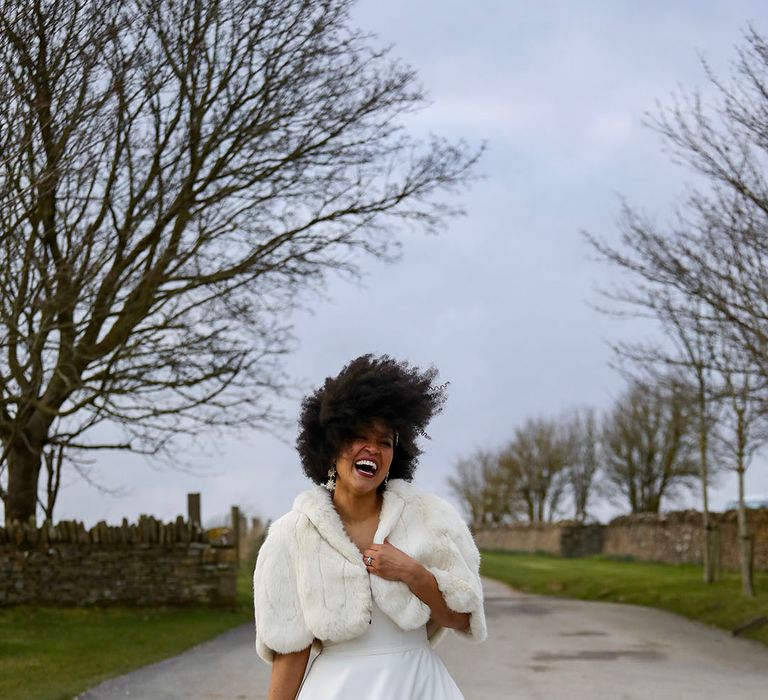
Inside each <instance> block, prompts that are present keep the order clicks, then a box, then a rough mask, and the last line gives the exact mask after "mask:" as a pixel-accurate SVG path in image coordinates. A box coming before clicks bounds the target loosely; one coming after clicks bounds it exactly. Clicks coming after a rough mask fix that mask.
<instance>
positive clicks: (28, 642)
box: [0, 564, 253, 700]
mask: <svg viewBox="0 0 768 700" xmlns="http://www.w3.org/2000/svg"><path fill="white" fill-rule="evenodd" d="M252 571H253V567H252V566H249V565H246V564H243V565H242V566H241V567H240V573H239V576H238V582H237V584H238V585H237V590H238V601H237V605H236V606H235V607H234V608H232V609H212V608H204V607H183V608H178V607H177V608H172V607H162V608H158V607H154V608H129V607H119V608H50V607H35V606H20V607H15V608H6V609H0V698H2V699H3V700H69V699H70V698H72V697H73V696H75V695H77V694H78V693H81V692H82V691H83V690H85V689H87V688H89V687H91V686H93V685H95V684H97V683H99V682H100V681H102V680H104V679H106V678H110V677H112V676H117V675H120V674H122V673H126V672H128V671H130V670H132V669H135V668H138V667H140V666H144V665H145V664H149V663H152V662H155V661H160V660H161V659H164V658H167V657H169V656H173V655H175V654H178V653H180V652H182V651H184V650H185V649H188V648H190V647H192V646H194V645H195V644H199V643H200V642H203V641H205V640H206V639H210V638H212V637H215V636H216V635H218V634H220V633H222V632H224V631H226V630H227V629H229V628H231V627H234V626H236V625H239V624H240V623H242V622H246V621H248V620H250V619H252V616H253V613H252V600H251V573H252Z"/></svg>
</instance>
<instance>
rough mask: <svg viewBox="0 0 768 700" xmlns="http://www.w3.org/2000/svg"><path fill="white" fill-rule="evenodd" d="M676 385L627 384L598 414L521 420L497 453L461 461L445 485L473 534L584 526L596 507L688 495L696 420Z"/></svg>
mask: <svg viewBox="0 0 768 700" xmlns="http://www.w3.org/2000/svg"><path fill="white" fill-rule="evenodd" d="M690 398H691V396H690V387H688V386H686V385H684V384H682V383H681V382H678V381H667V380H664V381H655V382H651V381H641V380H639V379H633V380H632V381H630V382H629V383H628V385H627V387H626V388H625V390H624V391H623V392H622V394H621V395H620V396H619V397H618V398H617V399H616V400H615V402H614V403H613V405H612V406H611V407H610V408H609V409H608V410H607V411H605V412H604V413H603V414H601V415H599V414H598V413H597V411H596V410H595V409H592V408H578V409H573V410H571V411H569V412H567V413H564V414H562V415H560V416H556V417H538V418H529V419H528V420H526V421H525V422H524V423H523V424H522V425H520V426H519V427H518V428H517V429H515V430H514V433H513V436H512V438H511V439H510V440H509V441H508V442H506V443H505V444H503V445H502V446H500V447H499V448H498V449H495V450H477V451H476V452H475V453H473V454H472V455H470V456H468V457H465V458H463V459H460V460H459V461H458V463H457V465H456V473H455V475H454V476H452V477H451V478H450V479H449V485H450V488H451V490H452V491H453V493H454V495H455V496H456V497H457V498H458V499H459V500H460V502H461V503H462V504H463V506H464V508H465V510H466V511H467V512H468V513H469V514H470V517H471V521H472V525H473V527H475V528H479V527H487V526H498V525H503V524H506V523H510V522H528V523H542V522H552V521H553V520H556V519H563V518H570V519H573V520H576V521H579V522H586V521H588V520H590V519H591V513H592V512H594V507H595V506H596V505H597V503H598V502H599V501H600V500H604V499H608V500H610V501H612V502H615V503H621V504H623V505H624V507H626V508H627V509H628V510H629V511H630V512H632V513H642V512H659V510H660V508H661V505H662V502H663V500H665V499H666V500H670V499H674V497H675V496H677V495H679V494H680V493H681V492H684V491H687V490H690V489H694V488H696V486H697V482H698V469H697V462H696V456H695V451H696V450H695V425H696V421H695V412H694V411H693V410H692V408H691V405H692V404H691V400H690Z"/></svg>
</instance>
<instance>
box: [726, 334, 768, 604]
mask: <svg viewBox="0 0 768 700" xmlns="http://www.w3.org/2000/svg"><path fill="white" fill-rule="evenodd" d="M715 362H716V363H717V367H718V369H719V371H720V374H721V376H722V392H721V394H720V399H721V401H722V402H723V404H724V407H725V410H724V411H723V415H722V418H721V420H720V422H719V424H718V427H717V431H716V433H715V435H716V437H717V439H718V440H719V441H720V443H721V444H722V445H723V447H724V448H725V450H724V451H725V454H726V455H727V456H728V458H729V461H730V462H731V464H732V467H731V468H732V469H733V470H734V471H735V472H736V475H737V481H738V504H739V505H738V537H739V565H740V570H741V584H742V591H743V592H744V595H746V596H750V597H751V596H754V595H755V589H754V577H753V567H752V537H751V535H750V533H749V529H748V525H747V512H746V505H745V503H744V476H745V474H746V471H747V468H748V467H749V465H750V463H751V461H752V458H753V457H754V455H755V453H756V452H757V451H758V450H759V449H760V448H761V447H763V446H764V445H765V443H766V441H768V424H767V423H766V413H765V410H766V409H765V400H764V394H765V386H764V379H763V378H762V377H761V375H760V373H757V372H755V371H754V366H753V364H752V361H751V358H750V357H748V356H745V354H744V353H743V349H742V348H741V347H733V346H730V345H729V343H728V342H727V340H725V339H722V340H721V342H720V344H719V345H718V352H717V353H716V354H715Z"/></svg>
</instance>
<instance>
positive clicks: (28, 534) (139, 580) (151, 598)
mask: <svg viewBox="0 0 768 700" xmlns="http://www.w3.org/2000/svg"><path fill="white" fill-rule="evenodd" d="M236 595H237V559H236V556H235V550H234V548H233V547H231V546H222V545H215V544H213V543H210V542H208V541H207V536H206V534H205V533H204V532H203V531H202V530H200V528H198V527H196V526H190V525H189V524H188V523H185V522H184V521H183V519H182V518H181V516H179V517H178V518H177V520H176V521H175V522H171V523H162V522H160V521H158V520H155V519H154V518H150V517H146V516H142V517H141V518H140V519H139V522H138V523H136V524H129V523H128V522H127V521H126V520H123V523H122V525H120V526H116V527H115V526H112V527H110V526H108V525H107V524H106V523H104V522H100V523H98V524H97V525H96V526H94V527H93V528H91V529H90V530H86V529H85V527H84V526H83V524H82V523H79V522H76V521H62V522H60V523H58V524H57V525H55V526H54V525H53V524H51V523H49V522H46V523H44V524H43V525H42V527H40V528H36V527H34V526H33V525H27V524H18V523H15V524H14V525H12V526H11V527H9V528H0V605H15V604H20V603H36V604H43V605H92V604H99V605H102V604H125V605H184V604H192V603H195V604H209V605H231V604H234V603H235V601H236Z"/></svg>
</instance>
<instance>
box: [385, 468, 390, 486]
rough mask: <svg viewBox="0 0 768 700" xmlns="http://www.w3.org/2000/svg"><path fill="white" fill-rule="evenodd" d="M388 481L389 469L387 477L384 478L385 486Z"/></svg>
mask: <svg viewBox="0 0 768 700" xmlns="http://www.w3.org/2000/svg"><path fill="white" fill-rule="evenodd" d="M388 481H389V469H387V475H386V476H385V477H384V486H386V485H387V482H388Z"/></svg>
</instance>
